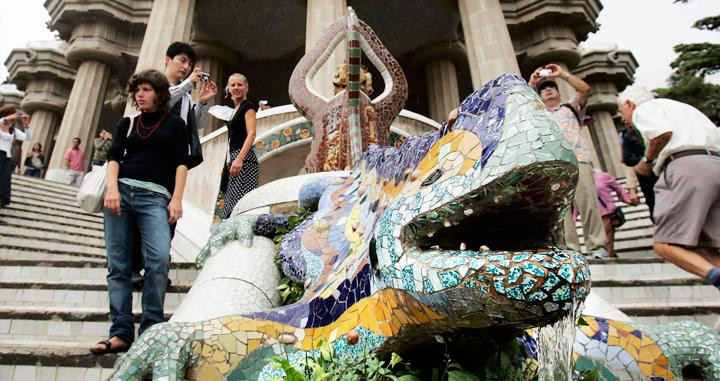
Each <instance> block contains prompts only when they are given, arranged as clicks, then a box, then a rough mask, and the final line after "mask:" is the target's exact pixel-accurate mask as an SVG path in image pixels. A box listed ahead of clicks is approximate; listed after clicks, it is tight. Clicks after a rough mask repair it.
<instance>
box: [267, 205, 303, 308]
mask: <svg viewBox="0 0 720 381" xmlns="http://www.w3.org/2000/svg"><path fill="white" fill-rule="evenodd" d="M311 215H312V212H310V211H309V210H305V209H302V208H301V209H299V210H298V213H297V214H291V215H290V216H289V217H288V222H287V224H286V225H285V226H284V227H282V228H279V229H278V230H277V232H275V237H273V242H274V243H275V266H277V268H278V271H279V272H280V274H282V278H281V279H280V285H279V286H278V287H277V290H278V295H279V296H280V305H283V306H286V305H288V304H293V303H295V302H297V301H298V300H300V298H302V296H303V294H304V293H305V287H304V286H303V285H302V284H300V283H297V282H295V281H293V280H292V279H290V278H289V277H288V276H287V275H285V272H283V269H282V261H281V260H280V255H279V253H280V246H281V245H282V240H283V238H285V236H286V235H287V234H288V233H289V232H291V231H292V230H293V229H295V228H296V227H297V226H298V225H300V223H301V222H303V221H304V220H305V219H306V218H308V217H310V216H311Z"/></svg>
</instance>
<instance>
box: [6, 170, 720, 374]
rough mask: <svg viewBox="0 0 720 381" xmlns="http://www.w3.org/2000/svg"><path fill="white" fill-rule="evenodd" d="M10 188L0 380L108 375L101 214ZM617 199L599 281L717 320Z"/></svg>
mask: <svg viewBox="0 0 720 381" xmlns="http://www.w3.org/2000/svg"><path fill="white" fill-rule="evenodd" d="M12 188H13V203H12V204H11V205H9V206H8V207H7V208H3V209H1V210H0V221H3V222H5V224H0V380H22V381H26V380H105V379H107V377H108V376H109V374H110V370H111V368H112V365H113V363H114V361H115V359H116V358H117V357H116V356H115V355H108V356H100V357H96V356H93V355H91V354H90V353H89V351H88V348H89V347H90V346H91V345H92V344H93V343H95V342H97V341H98V340H100V339H103V338H105V337H106V335H107V332H108V328H109V325H110V324H109V322H108V300H107V298H108V296H107V286H106V283H105V274H106V270H105V252H104V248H103V246H104V244H103V230H102V217H101V216H100V215H96V214H88V213H84V212H83V211H81V210H80V209H79V208H78V207H77V205H76V202H75V193H76V192H77V188H73V187H70V186H66V185H62V184H58V183H53V182H48V181H44V180H38V179H33V178H28V177H23V176H15V177H13V180H12ZM619 205H621V206H623V210H624V211H625V214H626V217H627V222H626V223H625V225H624V226H623V227H622V228H621V229H620V230H619V231H618V232H617V233H616V248H617V249H618V252H619V256H620V258H619V259H614V260H607V261H599V260H590V263H591V271H592V276H593V290H594V291H595V292H597V293H598V295H600V296H601V297H603V298H604V299H606V300H608V301H609V302H610V303H612V304H614V305H616V306H617V307H619V308H620V309H621V310H623V311H624V312H625V313H627V314H628V315H630V316H631V317H633V318H634V319H636V320H637V321H639V322H642V323H648V324H657V323H661V322H665V321H670V320H696V321H699V322H701V323H704V324H707V325H710V326H712V325H713V324H714V322H715V321H716V320H717V318H718V315H719V314H720V294H719V293H718V291H717V290H716V289H714V288H712V287H710V286H705V285H703V283H702V281H701V280H700V279H698V278H696V277H694V276H692V275H691V274H688V273H686V272H684V271H683V270H680V269H679V268H677V267H675V266H674V265H672V264H670V263H666V262H664V261H663V260H662V259H661V258H659V257H657V255H655V254H654V252H653V251H652V248H651V245H652V225H651V222H650V220H649V218H648V215H649V213H648V210H647V207H646V206H645V205H644V204H641V205H640V206H636V207H631V206H627V205H624V204H622V203H619ZM578 228H579V225H578ZM578 233H579V234H581V233H582V231H581V229H579V230H578ZM581 239H582V238H581ZM195 276H196V271H195V270H194V268H193V266H192V264H190V263H173V265H172V267H171V273H170V278H171V279H172V280H173V286H172V287H171V289H170V290H169V292H168V294H167V296H166V301H165V303H166V304H165V311H166V313H167V315H168V316H169V315H170V314H172V312H173V311H174V309H175V307H176V306H177V305H178V304H179V303H180V301H181V299H182V297H183V295H184V294H185V293H186V292H187V290H188V289H189V287H190V285H191V284H192V281H193V280H194V279H195ZM139 299H140V294H139V293H135V294H134V298H133V302H134V307H133V308H134V309H135V311H136V312H139V309H140V306H139V303H140V300H139Z"/></svg>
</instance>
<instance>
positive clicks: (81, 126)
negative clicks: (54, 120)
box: [45, 60, 111, 182]
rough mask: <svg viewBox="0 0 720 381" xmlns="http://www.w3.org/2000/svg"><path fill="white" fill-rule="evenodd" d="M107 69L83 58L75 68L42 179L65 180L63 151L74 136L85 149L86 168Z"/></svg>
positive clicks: (99, 63) (105, 82)
mask: <svg viewBox="0 0 720 381" xmlns="http://www.w3.org/2000/svg"><path fill="white" fill-rule="evenodd" d="M110 70H111V69H110V66H109V65H108V64H106V63H104V62H100V61H94V60H88V61H85V62H83V63H81V64H80V67H78V70H77V75H76V77H75V83H74V84H73V87H72V90H71V91H70V98H69V99H68V103H67V108H66V109H65V115H64V116H63V119H62V123H61V124H60V132H59V133H58V137H57V140H56V145H55V149H54V150H53V154H52V158H51V159H50V165H49V166H48V170H47V174H46V175H45V178H46V179H48V180H53V181H60V182H64V181H65V169H66V167H65V157H64V156H65V151H66V150H67V149H68V148H70V147H72V139H73V138H75V137H79V138H80V139H81V140H82V144H81V145H80V148H82V149H83V151H84V152H85V166H86V168H87V167H89V163H90V160H91V159H92V157H91V155H92V147H93V146H92V139H93V138H94V133H95V131H96V130H97V123H98V120H99V119H100V109H101V108H102V104H103V101H104V99H105V90H106V88H107V84H108V79H109V78H110Z"/></svg>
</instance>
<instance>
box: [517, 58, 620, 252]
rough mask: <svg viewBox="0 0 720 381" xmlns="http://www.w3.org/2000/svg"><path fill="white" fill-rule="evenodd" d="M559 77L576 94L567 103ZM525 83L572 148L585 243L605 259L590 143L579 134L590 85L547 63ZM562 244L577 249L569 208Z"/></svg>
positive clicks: (589, 250) (573, 223)
mask: <svg viewBox="0 0 720 381" xmlns="http://www.w3.org/2000/svg"><path fill="white" fill-rule="evenodd" d="M557 78H562V79H564V80H565V81H567V82H568V83H569V84H570V86H572V87H573V88H574V89H575V96H574V97H573V98H572V99H571V100H570V102H568V103H562V102H561V100H560V99H561V98H560V91H559V89H558V84H557V82H555V79H557ZM528 84H529V85H530V86H531V87H532V88H534V89H536V90H537V92H538V94H540V99H542V101H543V103H544V104H545V107H546V108H547V110H548V112H549V113H550V116H551V117H552V118H553V120H554V121H555V122H556V123H557V124H558V126H560V130H561V131H562V132H563V134H564V135H565V139H567V140H568V142H570V145H571V146H572V147H573V151H575V156H576V157H577V161H578V172H579V174H578V175H579V176H578V184H577V187H576V188H575V200H574V203H575V206H576V207H577V208H578V210H579V212H580V216H581V219H582V227H583V233H584V237H585V246H586V247H587V250H588V252H589V253H592V255H593V257H595V258H603V259H604V258H608V251H607V248H606V247H607V236H606V235H605V228H604V225H603V220H602V217H601V216H600V211H599V210H598V205H597V200H598V196H597V189H596V188H595V180H594V179H593V168H592V161H591V159H590V144H589V142H587V141H586V139H585V138H584V137H583V136H582V135H581V133H580V128H582V122H581V121H582V118H583V115H584V113H585V106H586V104H587V99H588V96H589V94H590V85H588V84H587V83H586V82H585V81H583V80H582V79H580V78H579V77H577V76H575V75H572V74H570V73H568V72H567V71H566V70H565V69H563V68H562V67H560V66H558V65H555V64H549V65H546V66H544V67H539V68H537V69H536V70H535V71H534V72H533V74H532V75H531V76H530V81H529V82H528ZM564 231H565V243H566V244H567V246H568V247H569V248H571V249H573V250H575V251H580V242H579V239H578V237H577V232H576V231H575V221H574V219H573V213H572V211H568V212H567V213H565V227H564Z"/></svg>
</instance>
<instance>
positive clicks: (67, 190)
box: [12, 175, 79, 195]
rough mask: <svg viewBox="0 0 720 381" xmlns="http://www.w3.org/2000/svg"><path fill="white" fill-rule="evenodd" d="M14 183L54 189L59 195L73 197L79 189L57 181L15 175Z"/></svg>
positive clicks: (13, 177)
mask: <svg viewBox="0 0 720 381" xmlns="http://www.w3.org/2000/svg"><path fill="white" fill-rule="evenodd" d="M12 182H14V183H18V184H24V185H27V186H29V187H36V188H45V189H53V190H55V191H57V192H58V193H63V194H72V195H75V194H77V191H78V189H79V188H78V187H76V186H73V185H69V184H63V183H58V182H55V181H49V180H44V179H38V178H37V177H30V176H18V175H13V176H12Z"/></svg>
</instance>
